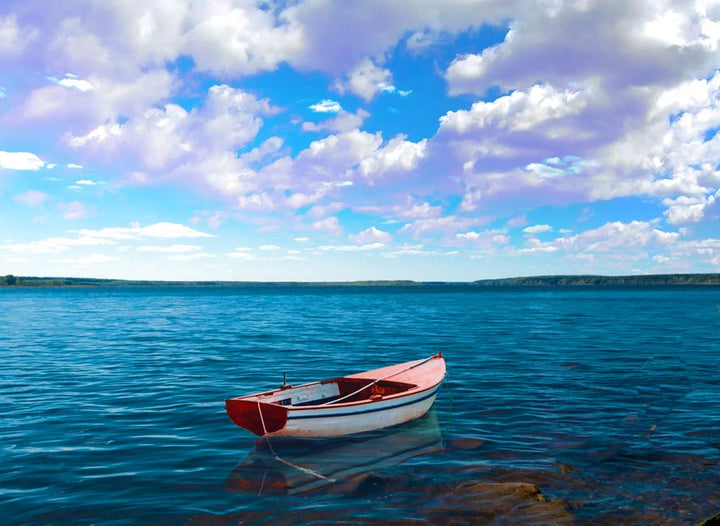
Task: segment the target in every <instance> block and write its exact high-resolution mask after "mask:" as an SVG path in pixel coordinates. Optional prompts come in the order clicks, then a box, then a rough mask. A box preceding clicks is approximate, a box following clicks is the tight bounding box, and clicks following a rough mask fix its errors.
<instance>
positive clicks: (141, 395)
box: [0, 287, 720, 524]
mask: <svg viewBox="0 0 720 526" xmlns="http://www.w3.org/2000/svg"><path fill="white" fill-rule="evenodd" d="M719 305H720V290H718V289H713V288H672V289H567V288H556V289H502V290H498V289H487V290H474V289H473V290H470V289H464V288H436V289H422V290H419V289H418V290H414V289H408V288H362V289H355V288H319V287H318V288H282V289H274V288H240V287H238V288H138V289H129V288H87V289H71V288H60V289H0V320H2V330H0V373H1V374H0V405H1V407H2V412H1V413H0V414H1V415H2V427H0V451H1V453H0V455H1V456H0V458H1V459H2V462H0V509H1V510H2V513H3V516H2V518H0V522H6V523H26V524H35V523H37V524H44V523H72V524H127V523H138V524H205V523H211V524H223V523H234V524H238V523H261V524H278V523H288V524H290V523H302V522H308V523H310V522H316V521H326V522H333V521H335V520H337V521H349V522H373V521H374V520H376V519H384V520H387V519H392V520H400V519H406V520H408V521H411V522H412V521H416V522H417V523H422V522H423V521H430V522H433V521H432V519H428V517H432V514H429V513H430V512H429V511H428V510H429V509H430V508H432V506H433V502H435V501H434V499H435V498H439V497H437V496H438V492H439V491H440V488H444V490H447V488H451V487H452V485H453V484H456V483H460V482H463V481H466V480H525V479H527V480H528V481H530V482H533V483H536V484H537V485H538V486H539V487H540V489H541V491H543V493H544V494H545V495H547V496H548V497H549V498H552V499H559V500H562V501H563V502H565V503H567V506H568V509H570V510H571V511H572V513H573V515H575V516H576V517H577V518H578V520H579V521H580V522H584V523H597V524H602V523H607V522H625V523H643V522H644V523H655V522H658V523H660V522H663V521H664V522H666V523H670V524H675V523H677V524H692V523H694V522H697V521H698V520H700V519H702V518H703V517H706V516H708V515H710V514H712V513H715V512H718V511H720V467H719V466H718V462H720V374H719V371H720V332H719V329H720V307H719ZM438 350H442V351H443V353H444V355H445V357H446V360H447V365H448V372H449V376H448V382H447V383H446V386H445V387H444V388H443V389H442V390H441V392H440V395H439V398H438V401H437V403H436V409H435V411H434V412H433V413H431V414H430V415H429V416H428V417H427V418H425V419H423V420H422V421H420V422H418V423H416V424H414V425H411V426H408V427H407V428H406V429H404V428H402V427H401V428H396V429H392V430H388V431H385V432H381V433H378V434H375V435H371V436H370V437H367V438H369V439H372V440H363V437H360V438H359V439H354V440H351V441H347V440H346V441H336V442H332V443H330V444H325V445H324V446H322V447H321V448H319V450H320V451H326V452H327V453H325V455H326V456H324V457H323V454H322V453H321V454H320V456H318V448H310V450H305V451H304V450H303V449H302V446H299V445H297V444H292V443H287V444H285V443H277V444H274V445H275V448H276V449H277V450H278V453H279V454H280V455H281V456H287V457H288V458H290V457H292V458H293V459H295V460H296V461H297V462H298V463H302V462H305V464H306V465H307V466H312V467H313V469H316V470H317V471H319V472H323V470H326V472H327V473H331V474H332V473H335V474H337V475H338V478H341V477H343V476H345V477H346V478H350V479H351V480H356V481H361V482H359V483H355V484H351V483H347V481H345V482H341V481H338V482H336V483H335V484H328V485H319V486H322V487H309V488H308V489H307V491H306V490H302V491H301V492H299V493H298V494H291V493H293V492H292V491H290V492H288V491H287V485H288V483H291V484H296V483H297V484H298V487H299V485H300V483H299V482H298V481H297V480H295V478H297V477H299V476H300V475H302V474H301V473H299V472H298V473H294V474H293V473H285V475H284V476H279V475H277V474H276V473H273V472H271V471H268V470H267V469H265V468H263V467H262V466H264V465H265V464H264V463H263V462H264V461H262V458H263V457H265V458H266V460H267V457H268V452H267V451H265V448H263V447H262V446H257V447H256V442H255V437H253V436H251V435H250V434H249V433H247V432H245V431H244V430H242V429H240V428H238V427H235V426H234V425H233V424H232V423H231V422H230V421H229V420H228V419H227V417H226V415H225V412H224V404H223V401H224V399H225V398H228V397H232V396H239V395H242V394H247V393H251V392H255V391H260V390H266V389H268V388H272V387H276V386H278V385H279V384H280V383H281V381H282V373H283V372H286V373H287V377H288V381H289V382H290V383H293V384H298V383H302V382H307V381H313V380H317V379H324V378H329V377H334V376H342V375H344V374H346V373H351V372H358V371H362V370H366V369H369V368H375V367H381V366H384V365H389V364H393V363H397V362H402V361H407V360H412V359H417V358H423V357H426V356H429V355H431V354H434V353H436V352H437V351H438ZM418 430H420V434H418ZM428 430H429V431H428ZM418 437H419V438H418ZM428 437H429V438H428ZM373 444H375V446H373ZM377 444H381V446H380V447H377ZM306 449H307V448H306ZM313 449H314V451H313ZM258 459H260V460H258ZM339 459H341V460H342V461H345V462H347V464H346V465H345V466H344V467H343V466H341V467H338V462H340V460H339ZM357 459H361V460H362V462H358V461H357ZM270 460H272V459H271V458H270ZM353 462H354V463H353ZM259 466H260V467H259ZM291 471H292V470H291ZM363 473H364V474H365V476H364V477H363V476H362V475H363ZM368 474H370V475H371V477H369V478H368ZM283 477H284V478H283ZM293 481H294V482H293ZM362 481H364V482H362ZM433 488H435V490H434V489H433ZM436 519H437V516H436ZM408 523H410V522H408ZM412 523H415V522H412Z"/></svg>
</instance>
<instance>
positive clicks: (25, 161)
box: [0, 151, 45, 170]
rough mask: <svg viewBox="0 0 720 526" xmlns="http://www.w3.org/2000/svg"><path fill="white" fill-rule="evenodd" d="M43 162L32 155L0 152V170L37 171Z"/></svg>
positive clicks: (43, 164)
mask: <svg viewBox="0 0 720 526" xmlns="http://www.w3.org/2000/svg"><path fill="white" fill-rule="evenodd" d="M43 166H45V161H43V160H42V159H40V157H38V156H37V155H35V154H34V153H28V152H2V151H0V169H5V170H39V169H40V168H42V167H43Z"/></svg>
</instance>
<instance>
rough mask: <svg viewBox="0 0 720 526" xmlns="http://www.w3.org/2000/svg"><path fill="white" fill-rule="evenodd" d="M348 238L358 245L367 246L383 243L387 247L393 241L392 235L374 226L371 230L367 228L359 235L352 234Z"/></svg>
mask: <svg viewBox="0 0 720 526" xmlns="http://www.w3.org/2000/svg"><path fill="white" fill-rule="evenodd" d="M348 237H349V238H350V239H351V240H352V241H354V242H355V243H357V244H358V245H366V244H370V243H382V244H384V245H387V244H388V243H390V241H392V235H390V234H389V233H388V232H385V231H383V230H380V229H378V228H375V227H374V226H371V227H370V228H367V229H365V230H363V231H362V232H359V233H357V234H351V235H350V236H348Z"/></svg>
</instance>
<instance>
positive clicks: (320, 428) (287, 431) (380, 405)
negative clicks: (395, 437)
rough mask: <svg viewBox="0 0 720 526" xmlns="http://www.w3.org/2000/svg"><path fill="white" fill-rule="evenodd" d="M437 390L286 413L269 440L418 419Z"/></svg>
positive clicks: (340, 432) (333, 434)
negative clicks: (282, 423)
mask: <svg viewBox="0 0 720 526" xmlns="http://www.w3.org/2000/svg"><path fill="white" fill-rule="evenodd" d="M439 388H440V386H439V385H438V386H436V387H435V388H433V389H431V390H429V392H421V393H417V394H415V395H409V396H405V397H401V398H399V399H394V400H380V401H377V402H371V403H368V404H361V405H358V406H354V407H342V406H338V407H333V408H331V409H325V408H323V409H317V410H312V411H301V410H295V411H293V410H290V411H288V418H287V423H286V424H285V426H284V427H283V428H282V429H279V430H277V431H275V432H272V433H268V435H270V436H294V437H336V436H342V435H349V434H353V433H364V432H366V431H374V430H376V429H382V428H385V427H390V426H395V425H398V424H403V423H405V422H409V421H411V420H415V419H416V418H420V417H421V416H423V415H424V414H425V413H427V412H428V409H430V407H432V405H433V403H435V397H436V396H437V391H438V390H439Z"/></svg>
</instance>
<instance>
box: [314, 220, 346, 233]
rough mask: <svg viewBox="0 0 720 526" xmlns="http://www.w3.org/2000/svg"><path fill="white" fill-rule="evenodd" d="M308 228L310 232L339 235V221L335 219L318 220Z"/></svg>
mask: <svg viewBox="0 0 720 526" xmlns="http://www.w3.org/2000/svg"><path fill="white" fill-rule="evenodd" d="M310 228H311V229H312V230H317V231H319V232H326V233H328V234H332V235H338V234H340V231H341V229H340V221H338V218H337V217H328V218H325V219H320V220H318V221H315V222H314V223H313V224H312V225H310Z"/></svg>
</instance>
